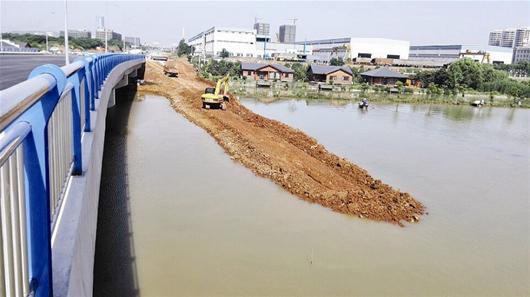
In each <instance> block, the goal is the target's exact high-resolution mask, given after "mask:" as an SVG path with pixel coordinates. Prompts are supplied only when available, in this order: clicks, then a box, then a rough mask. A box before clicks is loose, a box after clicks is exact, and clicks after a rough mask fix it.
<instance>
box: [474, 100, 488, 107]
mask: <svg viewBox="0 0 530 297" xmlns="http://www.w3.org/2000/svg"><path fill="white" fill-rule="evenodd" d="M485 104H486V101H484V99H481V100H475V101H473V102H471V106H475V107H482V106H484V105H485Z"/></svg>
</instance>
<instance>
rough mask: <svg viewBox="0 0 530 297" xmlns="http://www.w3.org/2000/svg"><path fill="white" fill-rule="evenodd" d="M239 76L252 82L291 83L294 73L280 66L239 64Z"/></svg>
mask: <svg viewBox="0 0 530 297" xmlns="http://www.w3.org/2000/svg"><path fill="white" fill-rule="evenodd" d="M241 76H242V77H248V78H251V79H253V80H272V81H276V80H279V81H292V80H293V78H294V71H293V70H292V69H290V68H287V67H285V66H283V65H281V64H259V63H241Z"/></svg>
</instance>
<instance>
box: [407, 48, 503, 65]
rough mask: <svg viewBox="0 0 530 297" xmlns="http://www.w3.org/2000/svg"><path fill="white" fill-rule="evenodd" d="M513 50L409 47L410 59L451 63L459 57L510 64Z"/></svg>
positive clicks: (489, 62)
mask: <svg viewBox="0 0 530 297" xmlns="http://www.w3.org/2000/svg"><path fill="white" fill-rule="evenodd" d="M512 55H513V52H512V50H511V49H508V48H504V47H499V46H476V45H461V44H452V45H414V46H411V47H410V57H409V59H411V60H424V61H438V62H442V63H451V62H453V61H455V60H457V59H460V58H470V59H472V60H475V61H477V62H481V63H488V64H510V63H511V62H512Z"/></svg>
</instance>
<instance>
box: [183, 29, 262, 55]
mask: <svg viewBox="0 0 530 297" xmlns="http://www.w3.org/2000/svg"><path fill="white" fill-rule="evenodd" d="M187 43H188V44H189V45H190V46H191V47H192V49H193V53H194V55H199V56H204V57H219V56H220V54H221V51H222V50H223V49H226V50H227V51H228V52H229V55H230V56H231V57H256V31H255V30H253V29H241V28H223V27H211V28H210V29H208V30H206V31H203V32H201V33H199V34H197V35H195V36H193V37H191V38H189V39H188V41H187Z"/></svg>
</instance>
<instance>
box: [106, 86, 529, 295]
mask: <svg viewBox="0 0 530 297" xmlns="http://www.w3.org/2000/svg"><path fill="white" fill-rule="evenodd" d="M142 98H144V97H142V96H140V97H139V98H138V99H139V100H137V101H135V102H134V103H133V105H132V107H131V110H130V117H129V118H128V126H127V129H126V130H127V135H126V139H127V141H126V143H125V144H124V143H121V145H126V148H127V149H126V150H123V149H122V150H121V152H122V153H124V152H125V153H126V162H124V163H125V164H127V166H125V168H124V167H117V168H114V169H113V170H114V171H111V172H112V173H113V174H115V175H119V174H120V171H121V173H123V174H126V176H127V179H126V180H127V183H128V192H127V195H124V196H122V195H117V196H118V197H123V198H124V200H125V201H130V211H131V218H132V229H126V230H110V229H109V230H108V231H109V232H112V231H114V232H125V233H124V234H126V235H123V234H114V233H109V234H112V236H114V237H115V238H127V236H129V234H130V235H133V236H134V255H135V257H136V258H135V259H136V261H135V264H136V265H135V267H136V269H137V271H138V286H139V288H140V289H141V292H142V295H144V296H212V295H215V296H255V295H260V296H439V295H444V296H460V295H467V296H501V295H502V296H529V295H530V292H529V290H530V288H529V287H528V286H529V285H528V279H530V275H529V269H528V264H527V263H529V260H530V259H529V255H528V250H529V245H530V243H529V242H528V234H529V229H528V224H527V222H528V221H527V220H528V217H529V216H530V214H529V210H528V209H529V207H528V199H527V198H528V196H529V195H530V190H529V189H528V186H527V181H528V179H529V169H528V168H529V165H530V164H529V163H528V162H529V161H528V160H529V159H530V156H529V152H528V145H529V142H530V141H529V137H530V136H529V133H528V125H527V122H528V118H529V117H528V115H529V114H528V112H527V111H524V110H521V112H519V111H518V114H517V116H516V117H514V118H513V120H512V123H511V124H510V125H509V126H508V127H505V126H504V123H505V122H506V118H507V117H508V115H507V113H509V110H505V109H494V110H492V112H491V113H490V114H487V115H486V116H482V115H473V117H472V118H470V119H469V118H468V119H466V120H460V119H458V120H455V119H453V118H454V117H453V118H450V117H448V116H447V113H448V112H449V111H446V107H445V106H435V105H432V106H429V105H424V106H411V105H407V104H399V105H373V106H372V107H373V108H371V109H369V110H368V111H367V112H362V111H359V109H358V108H357V105H356V104H355V102H348V103H347V104H346V105H344V104H340V106H334V105H329V103H330V102H328V104H326V103H325V102H322V101H320V102H319V101H313V100H307V101H304V100H299V101H296V100H289V101H278V102H276V103H261V102H259V101H256V100H243V103H244V104H245V105H246V106H248V107H249V108H251V109H253V110H255V111H256V112H258V113H260V114H263V115H265V116H267V117H270V118H273V119H277V120H280V121H282V122H285V123H287V124H289V125H291V126H293V127H296V128H299V129H301V130H303V131H306V132H307V133H308V134H310V135H311V136H314V137H315V138H316V139H318V140H319V142H321V143H323V144H324V145H325V146H326V147H327V148H328V149H330V150H331V151H333V152H335V153H337V154H338V155H341V156H344V157H346V158H348V159H351V160H353V161H354V162H355V163H357V164H359V165H361V166H362V167H364V168H366V169H367V170H369V172H370V173H372V174H373V175H375V176H377V177H379V178H381V179H383V180H384V181H385V182H387V183H389V184H392V185H394V186H395V187H398V188H400V189H402V190H403V191H407V192H410V193H412V194H413V195H414V196H416V197H417V198H418V199H420V200H421V201H423V202H424V204H425V205H426V206H427V208H428V211H429V213H430V214H429V215H428V216H425V217H424V218H422V222H421V223H420V224H417V225H412V226H409V227H407V228H399V227H396V226H393V225H390V224H383V223H374V222H369V221H365V220H361V219H358V218H352V217H348V216H345V215H340V214H337V213H334V212H332V211H329V210H328V209H325V208H323V207H320V206H319V205H316V204H311V203H307V202H305V201H302V200H300V199H297V198H296V197H293V196H292V195H290V194H288V193H287V192H286V191H284V190H283V189H282V188H279V187H278V186H276V185H275V184H273V183H272V182H270V181H268V180H267V179H263V178H258V177H256V176H255V175H254V174H253V173H252V172H251V171H250V170H248V169H246V168H244V167H242V166H241V165H240V164H239V163H237V162H233V161H232V160H231V159H230V158H229V157H228V156H227V155H226V154H225V153H224V151H223V150H222V149H221V148H220V147H219V146H218V145H217V144H216V143H215V141H214V140H213V139H212V138H211V137H210V136H209V135H208V134H207V133H206V132H205V131H203V130H202V129H199V128H198V127H196V126H194V125H192V124H191V123H190V122H189V121H187V120H185V119H184V118H183V117H181V116H180V115H178V114H176V113H175V112H174V111H173V110H172V109H171V108H170V106H169V104H168V102H167V100H165V99H163V98H160V97H156V96H145V99H142ZM309 103H311V104H309ZM314 103H318V104H314ZM457 107H458V108H463V107H459V106H457ZM449 113H450V112H449ZM459 117H460V116H459ZM153 131H156V133H153ZM118 152H120V151H118ZM106 153H107V152H106ZM123 155H125V154H123ZM111 164H114V163H111ZM118 190H119V189H118ZM109 193H114V192H113V191H112V190H111V191H109ZM111 201H112V200H111ZM125 209H127V208H125ZM124 217H126V216H125V215H124ZM110 219H112V217H110V218H109V220H110ZM122 220H123V219H122ZM123 221H124V222H125V221H126V220H123ZM132 230H134V233H132ZM98 232H99V231H98ZM98 236H99V234H98ZM112 236H110V235H109V236H107V238H108V240H109V242H113V240H114V238H113V237H112ZM98 238H99V237H98ZM109 246H110V245H109ZM123 251H124V254H126V256H123V257H117V258H116V259H121V260H123V261H125V263H126V265H130V263H131V261H130V260H131V258H130V256H129V255H128V250H127V249H124V250H123ZM109 263H111V264H113V265H116V266H117V267H120V266H118V265H117V263H116V262H109ZM100 267H101V266H100ZM125 267H127V266H125ZM127 269H129V268H127ZM125 271H127V270H125ZM119 276H120V274H119V273H118V277H119ZM125 276H126V279H129V277H127V274H125ZM101 278H104V276H101ZM108 281H109V282H110V280H108ZM114 281H116V282H117V283H118V284H119V282H120V280H118V279H114ZM125 292H126V291H125ZM112 293H113V294H109V295H106V296H123V295H121V294H120V293H119V292H116V291H114V292H112ZM131 294H133V295H134V291H133V292H131Z"/></svg>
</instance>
